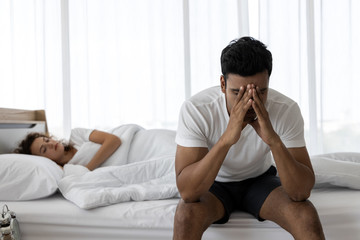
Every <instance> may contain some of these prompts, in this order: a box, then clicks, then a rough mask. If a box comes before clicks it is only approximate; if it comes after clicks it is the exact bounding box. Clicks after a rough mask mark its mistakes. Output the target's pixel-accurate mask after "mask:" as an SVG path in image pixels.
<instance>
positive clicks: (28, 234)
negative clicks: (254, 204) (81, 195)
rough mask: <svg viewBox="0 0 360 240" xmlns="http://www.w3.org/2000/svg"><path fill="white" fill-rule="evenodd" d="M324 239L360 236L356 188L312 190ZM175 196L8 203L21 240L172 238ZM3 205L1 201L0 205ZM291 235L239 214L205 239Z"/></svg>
mask: <svg viewBox="0 0 360 240" xmlns="http://www.w3.org/2000/svg"><path fill="white" fill-rule="evenodd" d="M310 199H311V201H312V202H313V204H314V205H315V206H316V208H317V209H318V212H319V215H320V218H321V222H322V224H323V228H324V231H325V235H326V239H334V240H338V239H341V240H358V239H360V191H356V190H350V189H345V188H326V189H315V190H313V193H312V196H311V198H310ZM177 203H178V199H169V200H159V201H145V202H126V203H120V204H115V205H111V206H107V207H101V208H96V209H92V210H83V209H80V208H78V207H77V206H75V205H74V204H72V203H71V202H69V201H67V200H65V199H64V198H63V197H62V196H61V195H60V194H55V195H54V196H51V197H49V198H46V199H40V200H35V201H23V202H6V204H7V205H8V206H9V208H10V209H11V210H13V211H15V212H16V214H17V218H18V220H19V222H20V228H21V231H22V235H23V238H22V239H23V240H45V239H46V240H49V239H51V240H70V239H71V240H85V239H87V240H92V239H104V240H107V239H157V240H161V239H171V238H172V229H173V218H174V213H175V209H176V205H177ZM0 204H1V206H2V205H3V204H4V202H1V203H0ZM240 238H241V239H250V240H253V239H254V240H255V239H280V240H282V239H293V238H292V237H291V236H290V234H288V233H287V232H286V231H284V230H282V229H281V228H280V227H278V226H277V225H276V224H275V223H272V222H270V221H265V222H259V221H257V220H256V219H254V218H253V217H252V216H250V215H249V214H246V213H242V212H236V213H234V214H233V215H232V216H231V218H230V220H229V222H228V223H227V224H224V225H212V226H211V227H210V228H209V229H208V230H207V231H206V232H205V234H204V237H203V239H206V240H215V239H216V240H218V239H240Z"/></svg>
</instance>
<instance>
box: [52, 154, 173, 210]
mask: <svg viewBox="0 0 360 240" xmlns="http://www.w3.org/2000/svg"><path fill="white" fill-rule="evenodd" d="M174 163H175V161H174V156H163V157H160V158H157V159H151V160H147V161H142V162H137V163H132V164H127V165H123V166H109V167H102V168H97V169H95V170H94V171H89V170H88V169H87V168H86V167H83V166H80V165H72V164H67V165H65V167H64V177H63V178H62V179H61V180H60V182H59V189H60V192H61V193H62V194H63V196H64V197H65V198H66V199H68V200H69V201H71V202H73V203H74V204H76V205H77V206H79V207H80V208H84V209H90V208H95V207H101V206H106V205H110V204H114V203H120V202H127V201H145V200H160V199H168V198H174V197H179V193H178V190H177V187H176V182H175V170H174Z"/></svg>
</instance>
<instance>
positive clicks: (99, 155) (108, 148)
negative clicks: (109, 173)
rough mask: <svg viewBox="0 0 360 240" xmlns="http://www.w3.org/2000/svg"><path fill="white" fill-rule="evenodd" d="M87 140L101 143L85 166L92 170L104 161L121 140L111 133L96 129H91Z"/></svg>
mask: <svg viewBox="0 0 360 240" xmlns="http://www.w3.org/2000/svg"><path fill="white" fill-rule="evenodd" d="M89 140H90V141H92V142H94V143H99V144H101V147H100V149H99V150H98V151H97V152H96V154H95V155H94V157H93V158H92V159H91V160H90V162H89V163H88V165H86V167H87V168H88V169H89V170H90V171H92V170H94V169H95V168H97V167H99V166H100V165H101V164H102V163H103V162H105V161H106V159H108V158H109V157H110V156H111V155H112V154H113V153H114V152H115V151H116V149H118V148H119V146H120V145H121V140H120V138H118V137H117V136H115V135H114V134H111V133H107V132H102V131H98V130H94V131H92V133H91V134H90V136H89Z"/></svg>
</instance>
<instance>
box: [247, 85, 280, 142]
mask: <svg viewBox="0 0 360 240" xmlns="http://www.w3.org/2000/svg"><path fill="white" fill-rule="evenodd" d="M259 93H260V89H259V87H255V86H254V88H252V97H253V101H252V104H251V106H252V108H253V109H254V110H255V113H256V119H255V120H253V121H250V122H249V124H250V125H251V126H252V127H253V128H254V129H255V131H256V132H257V134H258V135H259V136H260V137H261V139H262V140H263V141H264V142H265V143H266V144H267V145H271V144H272V143H273V142H274V141H276V140H277V139H278V135H277V134H276V132H275V131H274V129H273V127H272V124H271V122H270V118H269V113H268V111H267V110H266V108H265V105H264V103H263V102H262V100H261V99H260V97H259Z"/></svg>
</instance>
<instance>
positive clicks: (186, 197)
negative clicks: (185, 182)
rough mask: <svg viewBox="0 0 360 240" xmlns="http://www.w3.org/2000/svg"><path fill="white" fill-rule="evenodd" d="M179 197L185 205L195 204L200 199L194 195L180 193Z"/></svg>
mask: <svg viewBox="0 0 360 240" xmlns="http://www.w3.org/2000/svg"><path fill="white" fill-rule="evenodd" d="M180 196H181V199H182V200H183V201H184V202H185V203H195V202H199V201H200V197H198V196H196V195H195V194H191V193H190V194H189V193H180Z"/></svg>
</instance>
